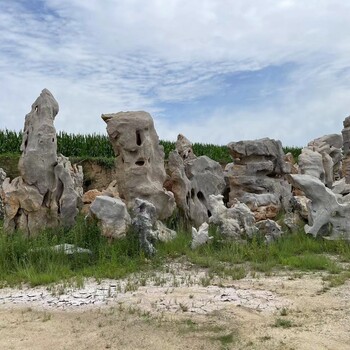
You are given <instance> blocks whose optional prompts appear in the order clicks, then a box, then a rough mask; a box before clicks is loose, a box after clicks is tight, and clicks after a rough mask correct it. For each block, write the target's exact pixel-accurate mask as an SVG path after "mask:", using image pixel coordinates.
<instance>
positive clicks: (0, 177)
mask: <svg viewBox="0 0 350 350" xmlns="http://www.w3.org/2000/svg"><path fill="white" fill-rule="evenodd" d="M5 179H6V173H5V171H4V169H2V168H0V220H2V219H3V218H4V204H3V201H2V184H3V182H4V180H5Z"/></svg>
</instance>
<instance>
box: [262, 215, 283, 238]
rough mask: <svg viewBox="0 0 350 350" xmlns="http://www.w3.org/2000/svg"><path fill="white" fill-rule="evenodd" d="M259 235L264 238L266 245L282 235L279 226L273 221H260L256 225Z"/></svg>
mask: <svg viewBox="0 0 350 350" xmlns="http://www.w3.org/2000/svg"><path fill="white" fill-rule="evenodd" d="M256 227H257V228H258V230H259V233H260V234H262V235H263V236H264V237H265V242H266V243H271V242H273V241H275V240H276V239H278V238H280V237H281V236H282V234H283V231H282V228H281V226H280V225H279V224H278V223H277V222H276V221H273V220H269V219H267V220H262V221H259V222H257V223H256Z"/></svg>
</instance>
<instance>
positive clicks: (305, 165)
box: [299, 134, 343, 188]
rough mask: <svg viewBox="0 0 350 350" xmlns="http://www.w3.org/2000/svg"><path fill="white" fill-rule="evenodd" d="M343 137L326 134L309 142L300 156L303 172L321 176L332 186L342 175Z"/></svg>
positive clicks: (301, 170) (326, 183) (301, 171)
mask: <svg viewBox="0 0 350 350" xmlns="http://www.w3.org/2000/svg"><path fill="white" fill-rule="evenodd" d="M342 147H343V137H342V135H340V134H331V135H325V136H322V137H320V138H317V139H315V140H313V141H311V142H309V143H308V145H307V147H305V148H304V149H303V150H302V153H301V155H300V156H299V168H300V173H301V174H307V175H311V176H315V177H317V178H319V179H320V180H321V181H322V182H323V183H325V185H326V186H327V187H329V188H332V184H333V182H334V181H335V180H339V179H340V176H341V160H342V151H341V148H342Z"/></svg>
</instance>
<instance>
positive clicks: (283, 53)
mask: <svg viewBox="0 0 350 350" xmlns="http://www.w3.org/2000/svg"><path fill="white" fill-rule="evenodd" d="M35 4H41V5H40V11H41V12H40V11H39V10H37V11H35V8H34V6H37V5H35ZM29 6H32V10H30V9H29ZM43 9H45V11H43ZM349 10H350V3H347V2H345V1H340V0H309V1H307V2H301V1H293V0H283V1H278V2H276V1H275V0H255V1H254V0H252V1H246V0H216V1H215V0H192V1H185V0H168V1H162V0H149V1H147V2H146V3H145V2H144V1H141V0H118V1H117V0H105V1H103V2H101V1H98V0H89V1H85V0H46V1H36V2H25V1H20V0H17V1H16V0H4V1H2V2H1V3H0V51H1V55H0V74H1V78H0V79H1V86H3V87H5V88H4V89H2V91H1V94H0V128H1V129H2V128H5V127H7V128H9V129H17V130H19V129H20V128H22V125H23V120H24V115H25V114H26V113H27V112H28V111H29V110H30V105H31V103H32V102H33V101H34V100H35V99H36V97H37V96H38V94H39V93H40V91H41V90H42V89H43V88H44V87H47V88H49V89H50V90H51V91H52V93H53V94H54V96H55V97H56V98H57V100H58V102H59V104H60V114H59V115H58V117H57V121H56V127H57V129H61V130H66V131H68V132H80V133H85V132H104V129H105V126H104V123H103V122H102V121H101V120H100V115H101V113H108V112H118V111H119V110H140V109H145V110H147V111H149V112H151V113H152V114H153V115H154V116H155V119H156V125H157V126H158V133H159V135H160V137H161V138H172V139H174V138H175V137H176V135H175V134H177V133H179V132H181V133H183V134H185V135H186V136H187V137H189V138H190V139H191V138H192V139H193V140H194V141H202V142H212V143H221V144H222V143H225V142H228V141H233V140H238V139H240V138H257V137H262V136H270V137H275V138H280V139H282V141H283V143H284V144H298V145H301V144H305V143H306V142H307V141H308V140H310V139H312V138H314V137H317V136H321V135H323V134H325V133H330V132H340V130H341V128H342V125H341V121H342V120H343V119H344V117H345V116H346V115H347V114H348V109H349V102H348V100H349V99H348V90H349V85H350V83H349V79H348V78H349V76H350V70H349V63H348V62H350V50H349V48H350V47H349V46H350V42H349V40H348V33H349V31H350V22H349V21H348V16H347V14H348V13H349ZM287 63H293V64H294V67H295V68H294V69H293V70H290V71H288V72H286V73H285V74H287V82H284V83H283V84H281V86H279V85H278V82H277V83H276V82H274V83H269V82H267V83H266V82H265V83H264V85H263V86H258V88H259V89H260V94H259V96H260V97H259V98H260V100H257V99H256V98H255V99H254V101H253V102H254V103H256V105H247V104H243V103H242V105H239V104H237V101H235V102H236V103H235V105H233V103H232V101H231V100H229V99H227V100H224V99H222V98H219V97H221V96H220V94H222V92H223V91H225V89H226V88H229V87H227V85H226V83H225V77H226V75H227V74H230V75H232V74H233V73H235V72H243V73H244V72H258V71H259V70H260V69H262V68H265V67H269V66H272V65H274V66H283V65H285V64H287ZM276 74H277V73H276ZM277 79H278V77H277ZM238 84H239V83H238ZM258 84H259V80H258V79H257V85H258ZM282 85H283V86H282ZM238 88H239V85H238ZM215 96H217V97H218V98H217V100H220V105H215V104H213V105H212V106H208V110H207V111H205V114H204V115H203V114H202V115H199V114H198V113H199V109H198V103H197V101H198V100H203V99H205V98H206V97H211V99H212V100H213V101H215ZM213 97H214V98H213ZM180 102H186V103H188V104H189V105H190V104H191V103H192V104H193V111H192V113H193V115H191V114H189V115H186V116H185V117H186V119H185V120H184V118H183V116H180V115H179V117H178V118H175V116H176V115H177V113H176V110H174V109H173V110H172V111H171V116H172V120H169V119H167V118H166V113H167V112H169V111H167V110H164V108H163V107H162V104H163V103H172V105H173V107H172V108H176V104H177V103H180ZM189 110H190V107H189Z"/></svg>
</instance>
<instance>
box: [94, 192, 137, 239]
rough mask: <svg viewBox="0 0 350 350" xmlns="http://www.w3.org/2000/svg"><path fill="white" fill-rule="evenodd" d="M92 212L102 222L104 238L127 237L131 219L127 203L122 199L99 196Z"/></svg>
mask: <svg viewBox="0 0 350 350" xmlns="http://www.w3.org/2000/svg"><path fill="white" fill-rule="evenodd" d="M90 211H91V212H92V214H93V215H95V216H96V217H97V218H98V219H99V220H100V223H101V229H102V235H103V236H105V237H108V238H122V237H125V235H126V233H127V230H128V228H129V226H130V224H131V218H130V215H129V213H128V210H127V208H126V205H125V203H124V202H123V201H122V200H121V199H120V198H112V197H108V196H97V197H96V198H95V200H94V201H93V202H92V204H91V206H90Z"/></svg>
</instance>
